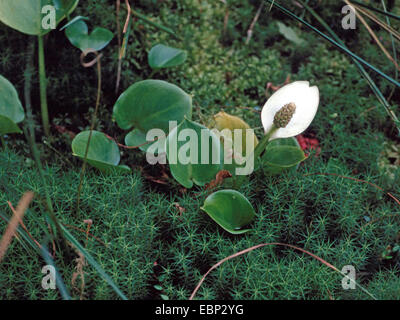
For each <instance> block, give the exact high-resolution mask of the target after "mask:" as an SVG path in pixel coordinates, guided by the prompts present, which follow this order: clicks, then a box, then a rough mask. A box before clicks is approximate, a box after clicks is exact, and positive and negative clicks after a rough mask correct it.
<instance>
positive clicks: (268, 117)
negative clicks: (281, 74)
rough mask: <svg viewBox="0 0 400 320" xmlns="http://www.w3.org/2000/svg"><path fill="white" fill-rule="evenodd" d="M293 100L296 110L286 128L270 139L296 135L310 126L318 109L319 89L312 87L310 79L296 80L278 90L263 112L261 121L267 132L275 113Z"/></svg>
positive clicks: (279, 130) (280, 129)
mask: <svg viewBox="0 0 400 320" xmlns="http://www.w3.org/2000/svg"><path fill="white" fill-rule="evenodd" d="M291 102H293V103H294V104H295V105H296V111H295V112H294V114H293V117H292V119H291V120H290V121H289V123H288V125H287V126H286V127H285V128H279V129H278V130H276V131H275V132H274V133H273V134H272V135H271V138H270V140H273V139H277V138H289V137H294V136H296V135H298V134H300V133H302V132H303V131H304V130H306V129H307V128H308V126H309V125H310V124H311V122H312V121H313V119H314V117H315V114H316V113H317V110H318V104H319V90H318V88H317V87H316V86H313V87H310V83H309V82H308V81H295V82H292V83H290V84H287V85H285V86H283V87H282V88H280V89H279V90H278V91H276V92H275V93H274V94H273V95H272V96H271V97H270V98H269V99H268V100H267V102H266V103H265V105H264V107H263V109H262V112H261V122H262V124H263V127H264V130H265V132H268V131H270V130H271V128H272V125H273V123H274V117H275V114H276V113H277V112H278V111H279V110H280V109H281V108H282V107H283V106H284V105H286V104H288V103H291Z"/></svg>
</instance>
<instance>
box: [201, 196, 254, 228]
mask: <svg viewBox="0 0 400 320" xmlns="http://www.w3.org/2000/svg"><path fill="white" fill-rule="evenodd" d="M201 209H202V210H203V211H205V212H207V214H208V215H209V216H210V217H211V218H212V219H213V220H214V221H215V222H216V223H218V224H219V225H220V226H221V227H222V228H224V229H225V230H226V231H228V232H230V233H233V234H241V233H245V232H248V231H250V230H251V229H242V228H243V227H244V226H246V225H248V224H249V223H250V222H252V221H253V219H254V217H255V213H254V208H253V206H252V205H251V203H250V202H249V200H247V198H246V197H245V196H244V195H242V194H241V193H240V192H238V191H236V190H229V189H227V190H220V191H217V192H214V193H213V194H211V195H209V196H208V197H207V199H206V201H204V205H203V207H202V208H201Z"/></svg>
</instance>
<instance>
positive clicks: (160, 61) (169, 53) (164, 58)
mask: <svg viewBox="0 0 400 320" xmlns="http://www.w3.org/2000/svg"><path fill="white" fill-rule="evenodd" d="M186 58H187V53H186V51H184V50H180V49H176V48H172V47H168V46H165V45H163V44H157V45H155V46H154V47H153V48H151V50H150V52H149V55H148V61H149V65H150V67H151V68H152V69H161V68H169V67H175V66H178V65H180V64H182V63H184V62H185V60H186Z"/></svg>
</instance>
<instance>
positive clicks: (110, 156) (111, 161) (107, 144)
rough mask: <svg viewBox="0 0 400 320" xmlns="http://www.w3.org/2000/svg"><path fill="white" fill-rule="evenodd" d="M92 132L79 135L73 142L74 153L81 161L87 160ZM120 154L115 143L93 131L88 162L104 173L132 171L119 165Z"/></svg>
mask: <svg viewBox="0 0 400 320" xmlns="http://www.w3.org/2000/svg"><path fill="white" fill-rule="evenodd" d="M89 134H90V131H83V132H81V133H79V134H78V135H77V136H76V137H75V138H74V140H73V141H72V153H73V155H74V156H77V157H79V158H81V159H84V158H85V152H86V146H87V142H88V138H89ZM119 161H120V153H119V149H118V146H117V144H116V143H115V141H112V140H110V139H108V138H107V137H106V136H105V135H104V133H101V132H98V131H93V132H92V138H91V139H90V145H89V151H88V155H87V162H88V163H89V164H90V165H92V166H93V167H95V168H97V169H99V170H100V171H103V172H109V171H112V170H120V171H130V169H129V167H127V166H121V165H118V164H119Z"/></svg>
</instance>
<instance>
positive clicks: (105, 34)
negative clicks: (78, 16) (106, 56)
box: [65, 20, 114, 51]
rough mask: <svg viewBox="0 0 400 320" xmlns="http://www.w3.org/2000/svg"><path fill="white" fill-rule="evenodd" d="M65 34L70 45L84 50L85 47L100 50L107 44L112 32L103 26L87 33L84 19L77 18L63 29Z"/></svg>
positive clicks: (112, 35)
mask: <svg viewBox="0 0 400 320" xmlns="http://www.w3.org/2000/svg"><path fill="white" fill-rule="evenodd" d="M65 34H66V36H67V38H68V40H69V41H70V42H71V44H72V45H74V46H75V47H77V48H78V49H81V50H82V51H85V50H87V49H93V50H95V51H100V50H101V49H103V48H104V47H105V46H107V45H108V44H109V43H110V41H111V40H112V38H113V37H114V34H113V33H112V32H111V31H110V30H107V29H104V28H100V27H98V28H95V29H94V30H93V31H92V33H91V34H89V30H88V26H87V24H86V22H85V21H84V20H78V21H76V22H75V23H73V24H71V25H70V26H68V28H66V29H65Z"/></svg>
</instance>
